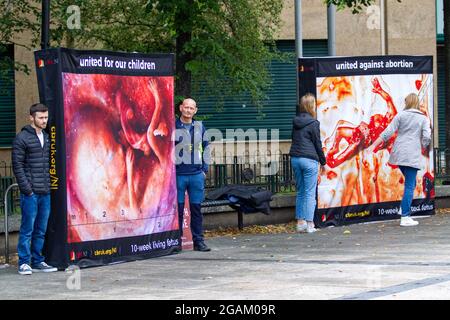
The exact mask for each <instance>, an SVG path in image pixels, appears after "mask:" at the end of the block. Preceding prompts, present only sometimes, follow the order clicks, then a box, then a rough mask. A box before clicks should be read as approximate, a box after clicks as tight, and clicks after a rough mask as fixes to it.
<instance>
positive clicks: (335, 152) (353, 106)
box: [317, 74, 434, 208]
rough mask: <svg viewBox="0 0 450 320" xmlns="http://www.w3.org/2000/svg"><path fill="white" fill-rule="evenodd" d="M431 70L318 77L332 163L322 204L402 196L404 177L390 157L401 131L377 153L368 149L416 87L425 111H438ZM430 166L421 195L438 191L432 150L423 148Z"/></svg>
mask: <svg viewBox="0 0 450 320" xmlns="http://www.w3.org/2000/svg"><path fill="white" fill-rule="evenodd" d="M432 82H433V79H432V75H431V74H384V75H361V76H342V77H322V78H317V119H318V120H319V121H320V123H321V139H322V141H323V145H324V153H325V155H326V158H327V167H326V170H324V171H323V172H322V173H321V176H320V184H319V191H318V192H319V197H318V198H319V203H318V207H319V208H331V207H343V206H351V205H360V204H370V203H379V202H389V201H400V200H401V199H402V194H403V188H400V187H399V185H402V184H404V178H403V175H402V173H401V172H400V170H399V169H398V167H397V166H394V165H391V164H389V163H388V160H389V154H390V152H391V150H392V146H393V143H394V141H395V138H396V136H397V135H396V134H394V135H393V136H392V138H390V139H389V140H388V141H387V142H386V143H385V144H381V145H379V146H377V147H376V148H375V149H374V150H373V153H370V154H368V153H367V152H363V151H364V150H365V149H367V148H368V147H369V146H370V145H372V144H373V142H374V141H375V140H376V139H377V138H378V137H379V136H380V134H381V133H382V132H383V131H384V130H385V129H386V128H387V126H388V125H389V124H390V123H391V122H392V120H393V119H394V117H395V115H396V114H397V113H398V112H400V111H401V110H403V108H404V98H405V96H406V95H408V94H409V93H410V92H415V93H417V94H418V95H419V99H420V107H421V111H422V112H423V113H424V114H425V116H427V117H429V118H430V119H432V117H433V98H432V97H433V90H432ZM422 157H423V159H422V160H423V162H424V163H425V167H424V169H423V170H420V171H419V173H418V175H417V186H416V189H415V192H414V197H415V198H428V197H430V196H433V192H434V191H433V179H434V168H433V163H432V161H430V159H433V157H432V151H431V150H430V151H428V150H427V151H423V152H422Z"/></svg>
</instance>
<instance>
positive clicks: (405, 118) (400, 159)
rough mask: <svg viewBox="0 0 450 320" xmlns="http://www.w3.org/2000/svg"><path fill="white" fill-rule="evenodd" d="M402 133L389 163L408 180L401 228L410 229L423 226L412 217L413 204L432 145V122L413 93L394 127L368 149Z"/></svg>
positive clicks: (394, 121) (388, 128)
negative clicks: (419, 174) (418, 178)
mask: <svg viewBox="0 0 450 320" xmlns="http://www.w3.org/2000/svg"><path fill="white" fill-rule="evenodd" d="M396 131H398V136H397V138H396V139H395V142H394V146H393V148H392V152H391V155H390V157H389V163H390V164H393V165H397V166H398V167H399V169H400V171H401V172H402V174H403V175H404V177H405V189H404V192H403V198H402V202H401V205H400V209H401V213H402V217H401V219H400V226H402V227H410V226H416V225H418V224H419V223H418V222H417V221H415V220H413V219H412V218H411V217H410V215H411V203H412V200H413V196H414V189H415V188H416V176H417V171H419V170H420V169H421V168H422V167H423V165H424V163H423V159H424V157H423V156H422V154H421V153H422V147H423V148H428V147H429V145H430V142H431V123H430V121H429V119H428V117H427V116H426V115H425V114H424V113H422V112H421V111H420V107H419V97H418V96H417V94H415V93H410V94H409V95H408V96H407V97H406V98H405V109H403V111H402V112H400V113H398V114H397V115H396V116H395V118H394V119H393V120H392V122H391V124H390V125H389V126H388V127H387V128H386V130H384V132H383V133H382V134H381V135H380V137H379V138H378V139H377V140H376V141H375V142H374V143H373V144H372V145H371V146H370V147H369V148H368V149H367V152H369V153H373V150H374V149H375V148H376V147H377V146H378V145H379V144H380V143H384V142H386V141H388V140H389V139H390V138H391V136H392V135H393V134H394V133H395V132H396Z"/></svg>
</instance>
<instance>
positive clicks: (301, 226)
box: [297, 223, 308, 232]
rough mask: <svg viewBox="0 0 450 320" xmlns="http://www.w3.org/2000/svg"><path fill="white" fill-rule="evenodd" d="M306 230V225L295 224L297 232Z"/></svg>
mask: <svg viewBox="0 0 450 320" xmlns="http://www.w3.org/2000/svg"><path fill="white" fill-rule="evenodd" d="M307 228H308V226H307V224H306V223H303V224H298V223H297V232H306V229H307Z"/></svg>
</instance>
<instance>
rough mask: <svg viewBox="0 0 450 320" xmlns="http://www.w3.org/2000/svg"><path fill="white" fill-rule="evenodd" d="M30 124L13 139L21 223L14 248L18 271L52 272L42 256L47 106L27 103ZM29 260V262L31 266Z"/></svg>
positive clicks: (47, 182) (45, 217)
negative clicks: (17, 259)
mask: <svg viewBox="0 0 450 320" xmlns="http://www.w3.org/2000/svg"><path fill="white" fill-rule="evenodd" d="M30 121H31V125H27V126H25V127H23V128H22V131H21V132H20V133H19V134H17V136H16V138H15V139H14V142H13V150H12V163H13V170H14V175H15V176H16V180H17V183H18V184H19V189H20V208H21V210H22V222H21V225H20V232H19V241H18V246H17V252H18V254H19V274H22V275H27V274H32V272H33V271H34V272H53V271H57V269H56V268H54V267H52V266H49V265H48V264H46V263H45V261H44V260H45V259H44V257H43V256H42V248H43V246H44V239H45V232H46V230H47V222H48V218H49V215H50V172H49V170H50V168H49V156H50V142H49V138H48V134H47V133H46V132H44V129H45V127H46V126H47V121H48V109H47V107H46V106H45V105H43V104H40V103H37V104H34V105H32V106H31V107H30ZM30 261H31V266H30Z"/></svg>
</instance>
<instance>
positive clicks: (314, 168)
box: [291, 157, 319, 222]
mask: <svg viewBox="0 0 450 320" xmlns="http://www.w3.org/2000/svg"><path fill="white" fill-rule="evenodd" d="M291 165H292V168H293V169H294V174H295V187H296V189H297V199H296V203H295V217H296V218H297V220H299V219H302V220H306V221H310V222H312V221H314V211H315V210H316V187H317V177H318V175H319V163H318V162H317V161H316V160H313V159H308V158H302V157H291Z"/></svg>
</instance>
